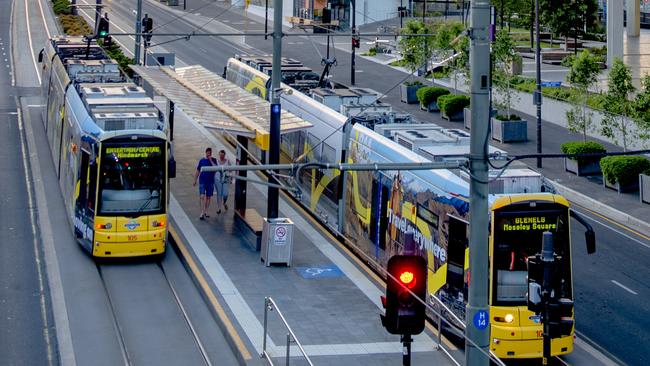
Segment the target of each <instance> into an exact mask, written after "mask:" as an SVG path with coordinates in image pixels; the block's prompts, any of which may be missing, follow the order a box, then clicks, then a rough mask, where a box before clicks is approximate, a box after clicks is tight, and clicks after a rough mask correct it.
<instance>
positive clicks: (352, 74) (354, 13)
mask: <svg viewBox="0 0 650 366" xmlns="http://www.w3.org/2000/svg"><path fill="white" fill-rule="evenodd" d="M350 5H351V6H352V10H351V11H350V12H351V13H352V37H353V38H354V37H355V35H356V32H357V29H356V28H357V2H356V0H352V1H351V2H350ZM350 43H351V44H352V53H351V55H350V57H351V60H350V61H351V62H350V84H352V85H354V83H355V82H356V75H355V73H356V70H355V69H356V64H355V43H354V41H352V42H350ZM334 47H336V45H335V46H334Z"/></svg>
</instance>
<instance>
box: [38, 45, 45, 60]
mask: <svg viewBox="0 0 650 366" xmlns="http://www.w3.org/2000/svg"><path fill="white" fill-rule="evenodd" d="M43 52H45V48H41V52H39V53H38V63H39V64H40V63H41V62H43Z"/></svg>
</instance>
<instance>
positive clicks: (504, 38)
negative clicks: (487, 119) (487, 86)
mask: <svg viewBox="0 0 650 366" xmlns="http://www.w3.org/2000/svg"><path fill="white" fill-rule="evenodd" d="M492 58H493V62H494V72H495V77H496V83H495V84H494V86H495V88H496V89H497V91H498V98H497V100H496V104H497V106H498V107H499V108H503V109H505V110H506V116H508V117H509V116H510V115H511V113H510V108H511V107H512V103H513V99H514V98H515V95H516V94H515V90H514V89H513V88H512V81H513V78H514V74H513V70H512V67H513V64H514V63H516V62H519V61H520V60H521V56H520V55H519V54H518V53H517V51H516V49H515V42H514V40H513V39H512V37H511V36H510V33H509V32H508V31H507V30H505V29H501V30H500V31H499V32H498V33H497V35H496V39H495V40H494V43H492Z"/></svg>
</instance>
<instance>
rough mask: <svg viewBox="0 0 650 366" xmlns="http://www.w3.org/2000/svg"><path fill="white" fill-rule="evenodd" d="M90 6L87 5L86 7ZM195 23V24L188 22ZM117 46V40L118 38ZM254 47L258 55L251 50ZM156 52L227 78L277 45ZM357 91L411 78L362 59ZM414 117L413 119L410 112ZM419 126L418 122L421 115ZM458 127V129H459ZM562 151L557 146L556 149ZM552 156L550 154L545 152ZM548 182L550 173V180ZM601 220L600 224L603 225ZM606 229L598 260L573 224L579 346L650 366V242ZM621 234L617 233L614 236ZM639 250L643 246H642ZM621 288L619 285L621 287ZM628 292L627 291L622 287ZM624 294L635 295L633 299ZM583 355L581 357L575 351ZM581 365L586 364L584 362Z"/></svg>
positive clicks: (184, 26)
mask: <svg viewBox="0 0 650 366" xmlns="http://www.w3.org/2000/svg"><path fill="white" fill-rule="evenodd" d="M83 1H86V0H81V2H83ZM200 5H201V3H198V2H190V3H189V4H188V8H190V9H192V8H196V7H198V6H200ZM223 6H225V5H217V6H208V7H205V8H203V9H200V10H198V11H192V13H200V14H201V15H203V16H205V17H207V19H209V18H211V17H213V16H216V15H218V14H220V13H222V12H223V10H222V8H221V7H223ZM133 9H134V5H133V4H131V3H129V2H126V1H114V2H112V7H111V15H112V18H111V19H112V21H111V27H113V26H114V25H116V26H117V27H116V28H117V29H115V28H111V32H119V31H122V30H130V29H133V26H132V24H131V21H133V19H134V15H133ZM143 13H148V14H149V16H152V17H153V18H154V28H155V27H157V26H159V25H161V24H166V25H165V26H163V27H161V28H159V29H156V30H155V31H159V32H170V33H175V32H178V33H187V32H190V31H192V30H194V29H195V28H196V26H197V25H199V24H205V19H204V20H203V22H200V21H196V23H193V22H194V20H193V19H196V17H193V16H188V17H187V19H185V18H181V19H175V18H177V17H178V14H180V13H174V14H172V13H171V12H170V10H169V8H166V7H165V6H164V5H160V3H158V2H155V4H154V3H153V2H151V1H147V2H144V4H143ZM188 19H190V20H188ZM218 21H220V22H224V23H223V24H226V25H228V26H230V27H232V28H235V29H237V30H240V31H243V30H245V29H246V30H248V31H261V30H262V29H263V25H261V24H258V23H255V22H253V21H246V20H245V19H243V18H242V17H241V16H240V15H238V14H232V13H230V12H229V13H225V14H224V15H221V16H219V17H218V19H217V21H212V22H208V23H207V25H206V28H205V30H206V31H210V27H212V26H214V27H217V24H216V23H218ZM116 38H117V37H116ZM121 39H122V42H124V44H125V45H126V46H127V47H129V48H130V49H132V45H133V41H132V39H124V37H121ZM164 40H165V39H162V37H158V38H157V37H155V36H154V40H153V43H154V44H155V43H156V42H163V41H164ZM251 47H252V48H251ZM283 47H284V48H283V55H284V56H286V57H293V58H297V59H300V60H301V61H303V62H304V63H305V64H306V65H307V66H310V67H312V68H313V69H315V70H320V55H319V53H318V52H317V51H316V49H318V51H319V52H320V53H321V54H323V53H324V52H325V49H324V47H323V46H322V45H320V44H318V43H314V44H312V43H311V41H310V40H308V39H305V38H298V37H291V38H286V39H285V40H284V44H283ZM153 51H159V52H160V51H170V52H175V53H176V56H177V60H179V59H180V60H181V61H182V63H181V64H201V65H203V66H205V67H207V68H208V69H210V70H212V71H214V72H217V73H221V72H222V70H223V66H224V65H225V63H226V61H227V59H228V58H229V57H231V56H232V55H234V54H235V53H240V54H241V53H248V54H260V53H270V52H271V40H270V39H269V40H268V41H265V40H264V39H263V38H255V37H248V38H247V39H246V44H241V43H235V44H233V43H229V42H227V41H224V40H223V39H220V38H217V37H195V38H192V39H191V40H190V41H185V40H181V41H176V42H173V43H168V44H166V45H164V49H160V48H158V49H157V48H153ZM337 52H338V59H339V65H338V67H337V68H336V69H335V70H334V73H335V74H334V78H335V79H336V80H339V81H342V82H344V83H346V82H349V71H348V70H349V54H347V53H343V52H341V51H340V50H339V51H337ZM357 70H358V73H357V83H358V85H359V86H363V87H369V88H371V89H374V90H377V91H379V92H385V91H386V90H387V89H388V88H389V87H391V86H394V85H397V84H398V83H399V81H400V80H401V79H403V78H404V74H403V73H400V72H397V71H395V70H392V69H390V68H387V67H383V66H380V65H377V64H376V63H373V62H370V61H367V60H364V59H361V58H358V59H357ZM398 98H399V93H398V92H397V91H396V90H391V92H389V93H388V95H387V97H386V98H385V101H386V102H388V103H390V104H392V105H393V106H394V107H396V108H401V107H402V106H401V105H400V104H401V103H400V102H399V99H398ZM409 112H410V111H409ZM421 115H424V116H426V117H427V118H429V119H430V120H431V121H432V122H435V123H440V124H441V125H447V124H448V123H447V122H445V121H443V120H440V119H439V117H437V116H434V115H432V114H426V115H425V114H421ZM418 118H419V115H418ZM455 127H457V126H455ZM545 128H546V130H545V135H546V137H547V139H546V141H548V142H547V144H548V145H551V146H552V147H549V146H547V145H545V151H551V149H553V148H555V149H556V150H559V144H560V142H562V141H565V140H567V139H569V138H570V137H568V136H567V133H566V131H565V130H563V129H560V128H559V127H557V126H554V125H550V124H547V127H545ZM556 145H557V146H556ZM533 146H534V145H533V143H528V144H523V145H520V146H518V147H516V149H518V150H522V151H528V152H532V150H533V149H534V147H533ZM547 148H548V150H546V149H547ZM554 165H557V166H556V167H555V168H553V170H552V171H553V172H554V173H555V174H558V175H559V174H560V172H561V173H562V174H566V173H564V172H563V169H561V168H560V167H559V165H560V164H554ZM544 174H545V175H546V172H544ZM596 218H597V217H596ZM597 219H598V220H599V221H600V222H602V223H603V224H604V225H600V224H598V223H595V222H593V223H592V225H593V226H594V228H595V229H596V235H597V240H598V252H597V254H595V255H592V256H587V255H586V254H585V252H586V250H585V249H584V238H583V235H582V232H583V230H582V228H581V227H580V226H579V225H578V224H577V223H574V233H573V236H574V253H575V260H574V281H575V296H576V302H577V306H576V316H577V329H578V332H579V338H580V339H585V340H586V339H587V338H588V339H591V340H593V342H594V343H596V344H598V345H599V346H600V348H602V349H604V350H605V352H608V353H611V354H612V355H614V356H615V357H618V358H619V359H620V360H622V361H623V362H625V363H628V364H633V365H642V364H647V363H649V362H650V360H649V359H648V354H649V352H648V351H650V342H648V336H647V331H646V329H647V328H648V326H649V325H650V324H649V322H648V319H647V314H648V313H649V311H648V310H650V309H649V308H648V304H647V302H646V301H645V299H647V298H648V295H649V293H648V287H647V285H646V284H645V282H644V279H645V278H648V274H649V273H648V266H647V265H646V264H645V261H644V260H645V259H647V258H648V252H647V251H648V249H650V248H649V246H650V241H649V240H648V238H643V237H640V236H638V235H636V234H634V233H632V232H628V231H626V230H625V229H622V228H618V227H617V226H616V225H614V224H613V223H610V222H607V221H606V220H605V219H602V218H597ZM614 230H616V231H614ZM639 242H640V243H639ZM614 281H615V282H614ZM621 285H622V286H623V287H622V286H621ZM625 288H628V289H631V291H632V292H635V293H636V295H635V294H633V293H632V292H630V291H627V290H626V289H625ZM576 353H578V351H576ZM567 359H568V360H569V362H571V360H575V359H576V356H575V355H574V356H570V357H569V358H567ZM577 359H578V360H579V359H580V358H579V357H578V358H577Z"/></svg>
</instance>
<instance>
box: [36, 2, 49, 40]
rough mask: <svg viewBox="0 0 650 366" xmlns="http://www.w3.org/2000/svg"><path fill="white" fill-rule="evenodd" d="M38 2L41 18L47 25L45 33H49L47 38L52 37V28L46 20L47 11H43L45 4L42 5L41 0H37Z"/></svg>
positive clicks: (45, 25)
mask: <svg viewBox="0 0 650 366" xmlns="http://www.w3.org/2000/svg"><path fill="white" fill-rule="evenodd" d="M36 1H37V2H38V7H39V9H41V19H43V26H44V27H45V33H47V39H50V38H52V35H51V34H50V28H49V27H48V26H47V21H46V20H45V13H44V12H43V5H41V0H36Z"/></svg>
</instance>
